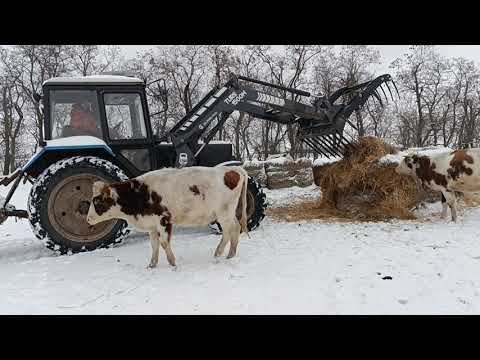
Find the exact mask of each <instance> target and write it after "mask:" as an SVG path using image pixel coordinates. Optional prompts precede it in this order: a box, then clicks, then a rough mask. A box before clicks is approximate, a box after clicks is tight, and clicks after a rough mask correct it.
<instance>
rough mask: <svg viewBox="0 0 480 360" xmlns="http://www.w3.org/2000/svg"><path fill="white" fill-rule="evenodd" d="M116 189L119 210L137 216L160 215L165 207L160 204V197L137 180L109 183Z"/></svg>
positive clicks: (165, 209) (164, 210)
mask: <svg viewBox="0 0 480 360" xmlns="http://www.w3.org/2000/svg"><path fill="white" fill-rule="evenodd" d="M111 187H112V188H114V189H115V190H116V191H117V194H118V200H117V203H118V205H120V210H121V211H122V212H124V213H125V214H127V215H133V216H134V217H135V218H137V217H138V216H139V215H143V216H144V215H158V216H161V215H162V214H163V213H164V212H166V211H167V208H166V207H165V206H163V205H162V204H161V202H162V197H161V196H160V195H158V194H157V193H156V192H155V191H152V192H150V190H149V188H148V186H147V185H146V184H144V183H140V181H138V180H135V179H134V180H128V181H125V182H121V183H115V184H112V185H111Z"/></svg>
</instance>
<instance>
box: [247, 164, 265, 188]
mask: <svg viewBox="0 0 480 360" xmlns="http://www.w3.org/2000/svg"><path fill="white" fill-rule="evenodd" d="M243 168H244V169H245V170H246V171H247V173H248V175H249V176H251V177H253V178H254V179H255V180H257V181H258V182H259V183H260V185H261V186H266V185H267V174H266V172H265V165H264V162H263V161H246V162H244V164H243Z"/></svg>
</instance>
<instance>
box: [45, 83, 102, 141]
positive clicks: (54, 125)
mask: <svg viewBox="0 0 480 360" xmlns="http://www.w3.org/2000/svg"><path fill="white" fill-rule="evenodd" d="M99 119H100V116H99V111H98V100H97V95H96V92H95V91H92V90H53V91H51V92H50V121H51V122H50V131H51V133H50V135H51V139H57V138H63V137H67V136H78V135H90V136H95V137H98V138H100V139H102V131H101V127H100V120H99Z"/></svg>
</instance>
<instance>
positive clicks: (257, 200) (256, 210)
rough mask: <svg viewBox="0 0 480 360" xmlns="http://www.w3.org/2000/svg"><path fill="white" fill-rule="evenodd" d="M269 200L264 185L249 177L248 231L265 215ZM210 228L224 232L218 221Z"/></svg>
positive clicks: (256, 225)
mask: <svg viewBox="0 0 480 360" xmlns="http://www.w3.org/2000/svg"><path fill="white" fill-rule="evenodd" d="M266 208H267V201H266V196H265V193H264V192H263V190H262V186H261V185H260V184H259V183H258V182H257V181H256V180H255V179H254V178H252V177H251V176H249V177H248V188H247V218H248V220H247V227H248V231H253V230H255V229H256V228H257V227H258V226H259V225H260V223H261V222H262V220H263V218H264V217H265V209H266ZM209 227H210V229H211V230H212V231H213V232H214V233H216V234H221V233H222V227H221V226H220V224H219V223H218V222H215V223H212V224H210V225H209Z"/></svg>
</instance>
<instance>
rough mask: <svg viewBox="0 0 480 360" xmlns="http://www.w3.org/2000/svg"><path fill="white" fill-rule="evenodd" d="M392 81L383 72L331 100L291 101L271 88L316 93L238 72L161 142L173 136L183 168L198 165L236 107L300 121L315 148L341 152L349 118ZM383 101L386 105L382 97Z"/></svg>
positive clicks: (289, 121)
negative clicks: (344, 100)
mask: <svg viewBox="0 0 480 360" xmlns="http://www.w3.org/2000/svg"><path fill="white" fill-rule="evenodd" d="M390 80H391V78H390V75H382V76H380V77H378V78H376V79H374V80H372V81H369V82H366V83H363V84H359V85H356V86H353V87H346V88H342V89H339V90H338V91H336V92H335V93H333V94H332V95H331V96H330V97H329V98H326V97H323V98H320V99H318V100H317V101H315V102H313V104H305V103H303V102H301V101H293V100H289V99H286V96H285V95H284V96H283V97H279V96H276V95H272V94H271V93H268V92H267V91H268V89H278V90H281V91H282V92H283V94H286V93H292V94H296V95H299V96H301V97H310V96H311V95H310V93H308V92H306V91H302V90H298V89H292V88H287V87H283V86H279V85H276V84H270V83H267V82H263V81H259V80H255V79H250V78H246V77H242V76H235V75H232V77H231V79H230V80H229V81H228V82H227V83H226V84H225V85H224V86H223V87H220V88H215V89H213V90H211V91H210V92H209V93H208V94H207V95H206V96H205V97H204V98H203V99H202V100H201V101H200V102H199V103H198V104H197V105H196V106H195V107H194V108H193V109H192V110H191V111H190V112H189V113H188V114H186V115H185V116H184V117H183V118H182V119H181V120H180V121H179V122H178V123H177V124H176V125H175V126H174V127H173V128H172V129H171V130H170V131H169V132H168V133H167V134H166V135H165V137H164V138H163V139H161V140H170V141H171V142H172V143H173V145H174V147H175V150H176V153H177V159H176V164H175V165H176V166H177V167H184V166H192V165H195V164H196V159H197V158H198V155H199V154H200V153H201V151H202V150H203V149H204V147H205V146H206V145H207V144H208V143H209V142H210V141H211V140H212V139H213V137H214V136H215V134H216V133H217V132H218V131H219V130H220V128H221V127H222V126H223V125H224V123H225V121H226V120H227V119H228V118H229V117H230V115H231V114H232V113H233V112H234V111H239V112H245V113H248V114H250V115H251V116H253V117H255V118H259V119H263V120H267V121H272V122H275V123H280V124H298V125H299V131H298V134H297V135H298V137H299V139H300V140H302V141H303V142H304V143H306V144H307V145H308V146H310V147H311V148H312V149H314V150H315V151H317V152H319V153H321V154H323V155H325V156H341V155H342V153H343V152H344V150H345V147H346V146H348V145H350V144H351V143H350V142H349V141H348V140H347V139H346V138H345V137H343V129H344V126H345V123H347V122H348V123H350V122H349V121H348V117H349V116H350V115H351V113H352V112H353V111H355V110H356V109H358V108H359V107H361V106H362V105H363V104H364V103H365V102H366V101H367V100H368V98H369V97H370V96H374V97H376V98H377V95H378V94H377V92H376V89H377V88H378V87H379V86H380V85H381V84H383V83H385V82H388V81H390ZM246 83H251V84H256V85H257V88H258V87H263V88H262V89H261V90H259V89H257V88H254V87H252V86H247V85H246ZM387 86H388V85H387ZM389 90H390V89H389ZM346 94H354V96H353V98H352V99H351V100H350V101H349V102H348V103H346V104H335V101H337V100H338V99H339V98H340V97H341V96H343V95H346ZM377 99H378V100H379V101H380V103H381V100H380V99H379V98H377ZM382 105H383V104H382ZM215 121H216V124H215ZM350 125H351V126H353V127H354V125H353V124H351V123H350Z"/></svg>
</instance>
